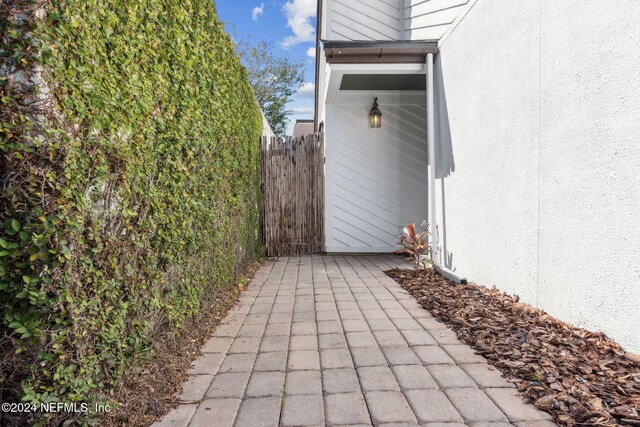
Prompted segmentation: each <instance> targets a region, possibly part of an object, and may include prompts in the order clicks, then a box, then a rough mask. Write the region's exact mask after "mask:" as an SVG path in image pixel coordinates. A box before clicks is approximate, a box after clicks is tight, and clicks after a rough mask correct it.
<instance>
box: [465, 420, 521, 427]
mask: <svg viewBox="0 0 640 427" xmlns="http://www.w3.org/2000/svg"><path fill="white" fill-rule="evenodd" d="M513 426H514V425H513V424H511V423H503V422H500V421H489V422H482V423H469V427H513Z"/></svg>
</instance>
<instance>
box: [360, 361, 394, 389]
mask: <svg viewBox="0 0 640 427" xmlns="http://www.w3.org/2000/svg"><path fill="white" fill-rule="evenodd" d="M358 377H359V378H360V385H361V386H362V391H364V392H368V391H395V390H400V386H399V385H398V382H397V381H396V377H395V376H394V375H393V372H392V371H391V368H389V367H388V366H370V367H365V368H358Z"/></svg>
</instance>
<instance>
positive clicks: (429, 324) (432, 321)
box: [415, 317, 447, 331]
mask: <svg viewBox="0 0 640 427" xmlns="http://www.w3.org/2000/svg"><path fill="white" fill-rule="evenodd" d="M415 319H416V322H418V323H419V324H420V326H422V327H423V328H424V329H426V330H428V331H431V330H432V329H443V330H446V329H447V325H445V324H444V323H442V322H439V321H438V320H437V319H436V318H435V317H425V318H419V317H417V318H415Z"/></svg>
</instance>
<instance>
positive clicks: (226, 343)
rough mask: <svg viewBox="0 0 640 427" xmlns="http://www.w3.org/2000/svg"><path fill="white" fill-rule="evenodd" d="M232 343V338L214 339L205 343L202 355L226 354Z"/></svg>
mask: <svg viewBox="0 0 640 427" xmlns="http://www.w3.org/2000/svg"><path fill="white" fill-rule="evenodd" d="M232 342H233V338H229V337H215V338H211V339H209V340H208V341H207V343H206V344H205V345H204V347H202V352H203V353H226V352H227V350H229V347H230V346H231V343H232Z"/></svg>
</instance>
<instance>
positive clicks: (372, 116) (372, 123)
mask: <svg viewBox="0 0 640 427" xmlns="http://www.w3.org/2000/svg"><path fill="white" fill-rule="evenodd" d="M369 127H372V128H379V127H382V113H381V112H380V110H379V109H378V98H377V97H376V99H375V100H374V101H373V108H372V109H371V111H369Z"/></svg>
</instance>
